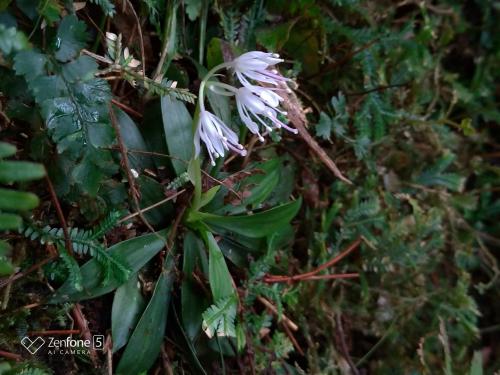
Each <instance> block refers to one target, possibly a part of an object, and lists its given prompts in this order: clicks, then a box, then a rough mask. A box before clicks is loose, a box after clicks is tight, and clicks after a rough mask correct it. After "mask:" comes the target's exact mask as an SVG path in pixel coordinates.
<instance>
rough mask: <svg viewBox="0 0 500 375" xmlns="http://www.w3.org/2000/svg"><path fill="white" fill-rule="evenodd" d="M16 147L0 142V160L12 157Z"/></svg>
mask: <svg viewBox="0 0 500 375" xmlns="http://www.w3.org/2000/svg"><path fill="white" fill-rule="evenodd" d="M16 151H17V149H16V146H13V145H11V144H9V143H6V142H0V158H6V157H7V156H12V155H14V154H15V153H16Z"/></svg>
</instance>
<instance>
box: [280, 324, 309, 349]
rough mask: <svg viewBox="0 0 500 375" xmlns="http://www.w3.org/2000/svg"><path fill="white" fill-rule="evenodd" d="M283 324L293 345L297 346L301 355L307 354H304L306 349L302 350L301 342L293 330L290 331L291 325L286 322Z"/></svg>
mask: <svg viewBox="0 0 500 375" xmlns="http://www.w3.org/2000/svg"><path fill="white" fill-rule="evenodd" d="M282 326H283V329H284V330H285V333H286V335H287V336H288V338H289V339H290V341H291V342H292V344H293V347H294V348H295V350H297V351H298V352H299V354H300V355H302V356H304V355H305V354H304V350H302V348H301V347H300V345H299V343H298V342H297V340H296V339H295V336H294V335H293V332H292V331H290V327H288V326H287V325H286V324H285V323H284V322H283V324H282Z"/></svg>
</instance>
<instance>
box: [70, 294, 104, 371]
mask: <svg viewBox="0 0 500 375" xmlns="http://www.w3.org/2000/svg"><path fill="white" fill-rule="evenodd" d="M71 315H72V316H73V319H74V320H75V322H76V325H77V326H78V328H80V329H79V330H78V331H79V332H80V335H81V336H82V337H83V338H84V339H85V340H89V341H90V342H92V333H91V332H90V329H89V325H88V322H87V319H85V315H83V312H82V307H81V306H80V304H78V303H77V304H75V306H74V307H73V310H71ZM90 359H91V361H92V364H93V365H94V367H99V366H98V365H99V358H98V356H97V352H96V350H95V349H94V347H92V346H91V347H90Z"/></svg>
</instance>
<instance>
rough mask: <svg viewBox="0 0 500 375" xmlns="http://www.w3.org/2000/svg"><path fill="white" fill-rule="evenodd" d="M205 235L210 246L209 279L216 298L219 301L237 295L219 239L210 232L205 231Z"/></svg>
mask: <svg viewBox="0 0 500 375" xmlns="http://www.w3.org/2000/svg"><path fill="white" fill-rule="evenodd" d="M203 237H204V238H205V242H206V244H207V247H208V280H209V282H210V289H211V291H212V295H213V297H214V300H215V301H219V300H222V299H224V298H226V297H229V296H232V295H235V294H236V291H235V289H234V287H233V279H232V278H231V274H230V273H229V269H228V268H227V264H226V260H225V259H224V255H223V254H222V251H221V249H220V248H219V245H217V241H215V238H214V236H213V234H212V233H210V232H204V233H203Z"/></svg>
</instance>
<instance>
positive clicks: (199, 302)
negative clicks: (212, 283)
mask: <svg viewBox="0 0 500 375" xmlns="http://www.w3.org/2000/svg"><path fill="white" fill-rule="evenodd" d="M183 255H184V256H183V260H184V262H183V266H182V273H183V276H184V277H183V279H182V287H181V288H182V289H181V308H182V323H183V326H184V329H185V331H186V334H187V336H188V337H189V338H190V339H191V340H193V339H194V338H195V337H196V336H197V335H198V332H199V331H200V328H201V320H202V316H201V315H202V314H203V311H205V310H206V308H207V307H208V305H209V304H208V301H207V298H206V295H205V294H204V293H203V290H201V289H200V287H199V285H198V283H197V282H196V281H195V279H194V277H193V272H195V271H197V272H203V270H204V268H206V266H205V267H204V265H205V264H206V263H207V259H206V255H205V250H204V249H203V243H202V242H201V240H199V239H198V238H197V237H196V236H195V235H194V233H193V232H187V234H186V236H185V237H184V249H183Z"/></svg>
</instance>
